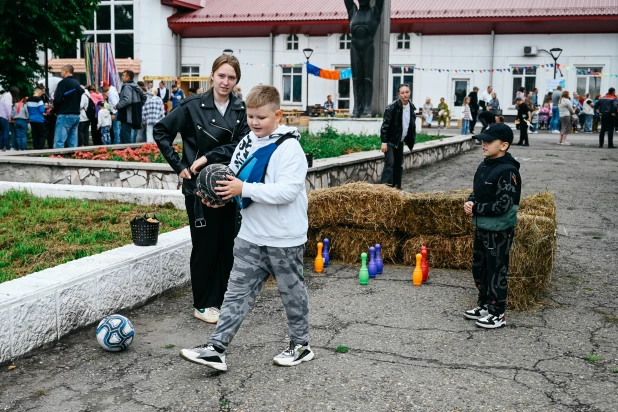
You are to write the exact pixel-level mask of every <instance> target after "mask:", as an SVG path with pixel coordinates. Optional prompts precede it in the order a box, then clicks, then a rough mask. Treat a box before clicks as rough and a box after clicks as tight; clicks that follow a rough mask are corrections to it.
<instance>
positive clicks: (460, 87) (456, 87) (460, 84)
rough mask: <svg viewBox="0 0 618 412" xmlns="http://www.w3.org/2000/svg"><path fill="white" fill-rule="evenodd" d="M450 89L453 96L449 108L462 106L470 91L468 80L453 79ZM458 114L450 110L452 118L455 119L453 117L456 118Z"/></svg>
mask: <svg viewBox="0 0 618 412" xmlns="http://www.w3.org/2000/svg"><path fill="white" fill-rule="evenodd" d="M452 87H453V89H452V90H453V94H452V100H451V107H452V108H453V109H455V108H456V107H461V106H463V101H464V99H465V98H466V96H467V95H468V90H469V89H470V79H453V84H452ZM459 113H460V112H459V111H453V110H451V116H452V117H455V116H453V115H456V116H458V115H459Z"/></svg>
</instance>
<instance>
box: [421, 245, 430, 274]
mask: <svg viewBox="0 0 618 412" xmlns="http://www.w3.org/2000/svg"><path fill="white" fill-rule="evenodd" d="M421 255H422V256H423V259H421V270H422V271H423V282H427V278H428V277H429V263H427V247H425V246H423V247H421Z"/></svg>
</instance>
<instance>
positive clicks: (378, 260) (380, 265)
mask: <svg viewBox="0 0 618 412" xmlns="http://www.w3.org/2000/svg"><path fill="white" fill-rule="evenodd" d="M381 250H382V246H380V244H379V243H378V244H377V245H376V266H377V267H378V271H377V274H378V275H381V274H382V271H383V270H384V261H383V260H382V256H381V255H380V251H381Z"/></svg>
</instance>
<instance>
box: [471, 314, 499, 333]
mask: <svg viewBox="0 0 618 412" xmlns="http://www.w3.org/2000/svg"><path fill="white" fill-rule="evenodd" d="M476 326H478V327H481V328H485V329H496V328H501V327H503V326H506V317H505V316H504V313H503V314H501V315H498V316H496V315H492V314H491V313H489V314H487V316H484V317H482V318H480V319H479V320H477V321H476Z"/></svg>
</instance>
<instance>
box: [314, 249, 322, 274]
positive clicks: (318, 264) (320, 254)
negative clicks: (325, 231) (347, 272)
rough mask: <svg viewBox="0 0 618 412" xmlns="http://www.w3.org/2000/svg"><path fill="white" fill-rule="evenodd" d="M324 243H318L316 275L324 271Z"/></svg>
mask: <svg viewBox="0 0 618 412" xmlns="http://www.w3.org/2000/svg"><path fill="white" fill-rule="evenodd" d="M323 246H324V245H323V244H322V242H320V243H318V255H317V256H316V257H315V263H314V269H315V273H322V270H323V269H324V258H323V257H322V247H323Z"/></svg>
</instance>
